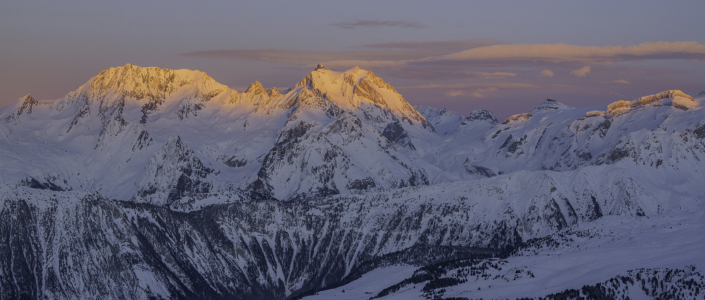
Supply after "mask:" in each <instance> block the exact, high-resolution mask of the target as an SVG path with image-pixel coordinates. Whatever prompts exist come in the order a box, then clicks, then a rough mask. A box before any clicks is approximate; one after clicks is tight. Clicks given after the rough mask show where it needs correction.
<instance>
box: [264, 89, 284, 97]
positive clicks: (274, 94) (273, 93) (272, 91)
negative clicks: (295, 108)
mask: <svg viewBox="0 0 705 300" xmlns="http://www.w3.org/2000/svg"><path fill="white" fill-rule="evenodd" d="M267 95H269V97H279V96H281V95H282V93H281V92H279V90H278V89H277V88H275V87H272V88H270V89H268V90H267Z"/></svg>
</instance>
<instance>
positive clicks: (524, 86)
mask: <svg viewBox="0 0 705 300" xmlns="http://www.w3.org/2000/svg"><path fill="white" fill-rule="evenodd" d="M538 87H539V86H538V85H535V84H531V83H513V82H508V83H496V84H474V83H460V84H422V85H412V86H403V87H400V88H399V89H403V90H437V89H444V90H451V89H452V90H459V89H482V88H497V89H501V90H505V89H535V88H538Z"/></svg>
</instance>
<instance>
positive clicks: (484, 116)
mask: <svg viewBox="0 0 705 300" xmlns="http://www.w3.org/2000/svg"><path fill="white" fill-rule="evenodd" d="M472 121H486V122H489V123H490V124H492V125H496V124H497V123H498V121H497V118H495V116H494V115H493V114H492V112H490V111H489V110H484V109H476V110H473V111H472V112H471V113H470V114H469V115H468V116H467V117H465V120H463V125H465V124H467V123H470V122H472Z"/></svg>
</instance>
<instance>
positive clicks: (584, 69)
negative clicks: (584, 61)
mask: <svg viewBox="0 0 705 300" xmlns="http://www.w3.org/2000/svg"><path fill="white" fill-rule="evenodd" d="M591 70H592V68H590V66H584V67H582V68H580V69H575V70H573V71H570V75H574V76H578V77H585V76H586V75H587V74H588V73H590V71H591Z"/></svg>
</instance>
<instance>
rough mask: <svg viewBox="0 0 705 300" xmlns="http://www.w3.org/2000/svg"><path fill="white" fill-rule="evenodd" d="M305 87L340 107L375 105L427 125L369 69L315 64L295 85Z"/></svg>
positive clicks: (403, 117) (404, 118)
mask: <svg viewBox="0 0 705 300" xmlns="http://www.w3.org/2000/svg"><path fill="white" fill-rule="evenodd" d="M299 88H305V89H307V90H309V91H310V92H311V93H312V94H313V95H314V96H316V97H319V98H321V99H323V100H325V101H328V102H331V103H333V104H335V105H336V106H338V107H339V108H341V109H348V110H358V109H360V108H362V107H363V106H377V107H380V108H382V109H385V110H387V111H389V112H391V113H393V114H394V115H395V116H396V118H400V119H403V120H407V122H408V123H417V124H422V126H424V127H425V126H426V125H427V123H428V122H427V121H426V119H425V118H424V117H423V116H422V115H421V114H420V113H419V112H417V111H416V110H415V109H414V108H413V107H412V106H411V104H409V103H408V102H407V101H406V100H405V99H404V97H403V96H402V95H401V94H399V92H397V90H396V89H395V88H394V87H392V86H391V85H390V84H388V83H386V82H385V81H384V79H382V78H380V77H378V76H377V75H375V74H374V73H373V72H372V71H366V70H363V69H360V68H352V69H350V70H347V71H345V72H335V71H331V70H329V69H327V68H317V69H316V70H314V71H312V72H310V73H309V74H308V75H307V76H306V77H304V78H303V79H302V80H301V81H300V82H299V83H297V84H296V86H294V89H299Z"/></svg>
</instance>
